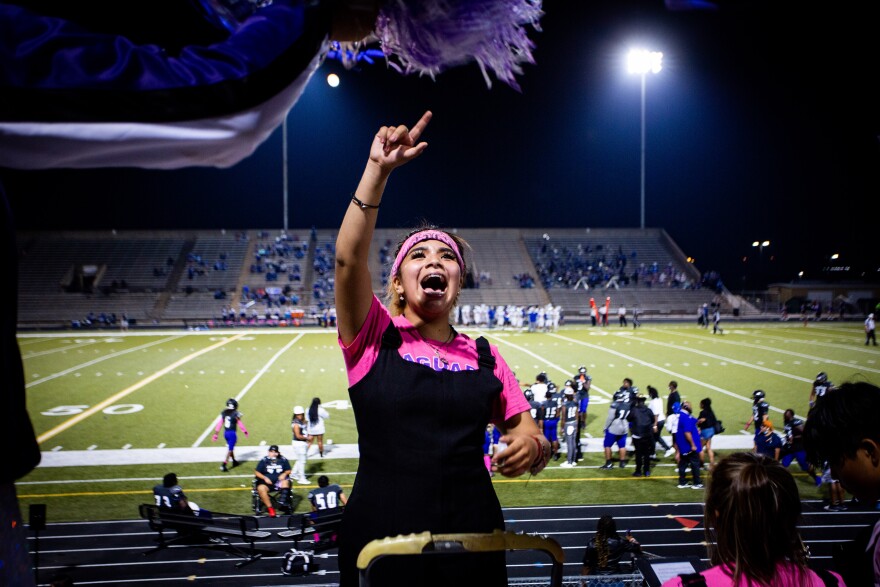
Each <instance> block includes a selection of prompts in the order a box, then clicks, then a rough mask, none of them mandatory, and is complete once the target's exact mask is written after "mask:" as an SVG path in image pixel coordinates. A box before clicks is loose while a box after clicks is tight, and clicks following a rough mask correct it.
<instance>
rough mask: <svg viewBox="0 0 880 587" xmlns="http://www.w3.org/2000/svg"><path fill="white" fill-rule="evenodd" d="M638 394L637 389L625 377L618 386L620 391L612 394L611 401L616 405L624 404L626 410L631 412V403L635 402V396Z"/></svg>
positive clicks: (630, 380)
mask: <svg viewBox="0 0 880 587" xmlns="http://www.w3.org/2000/svg"><path fill="white" fill-rule="evenodd" d="M638 393H639V388H638V387H633V381H632V379H630V378H629V377H626V378H625V379H624V380H623V384H622V385H621V386H620V389H618V390H617V391H615V392H614V397H613V399H612V401H614V402H616V403H618V404H626V409H627V410H631V409H632V404H633V401H635V398H636V395H638Z"/></svg>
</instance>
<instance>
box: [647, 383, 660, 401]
mask: <svg viewBox="0 0 880 587" xmlns="http://www.w3.org/2000/svg"><path fill="white" fill-rule="evenodd" d="M648 397H650V398H651V399H656V398H658V397H660V394H658V393H657V388H656V387H654V386H653V385H649V386H648Z"/></svg>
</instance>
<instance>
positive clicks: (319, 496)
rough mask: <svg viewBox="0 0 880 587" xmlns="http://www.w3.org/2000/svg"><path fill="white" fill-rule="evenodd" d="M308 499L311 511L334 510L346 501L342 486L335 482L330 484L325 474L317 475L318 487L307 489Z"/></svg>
mask: <svg viewBox="0 0 880 587" xmlns="http://www.w3.org/2000/svg"><path fill="white" fill-rule="evenodd" d="M308 500H309V503H311V504H312V511H313V512H325V511H330V510H335V509H337V508H340V507H342V506H344V505H345V504H346V502H347V501H348V500H347V499H346V497H345V493H344V492H343V491H342V488H341V487H340V486H339V485H337V484H336V483H332V484H331V483H330V480H329V479H328V478H327V475H321V476H320V477H318V488H317V489H313V490H311V491H309V494H308Z"/></svg>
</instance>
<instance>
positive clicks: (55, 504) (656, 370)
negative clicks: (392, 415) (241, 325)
mask: <svg viewBox="0 0 880 587" xmlns="http://www.w3.org/2000/svg"><path fill="white" fill-rule="evenodd" d="M724 326H725V330H724V334H723V335H713V334H712V331H711V329H703V328H700V327H698V326H697V325H696V324H693V323H669V324H650V323H646V324H644V326H643V327H642V328H639V329H637V330H634V329H632V328H621V327H618V326H609V327H605V328H591V327H588V326H587V327H583V326H580V327H579V326H570V327H568V326H565V327H562V328H560V329H559V330H558V331H556V332H552V333H550V332H548V333H528V332H519V331H510V330H469V329H462V331H463V332H464V333H466V334H468V335H469V336H471V337H476V336H479V335H484V336H486V337H487V338H488V339H489V340H490V342H492V343H493V344H496V345H498V347H499V349H500V351H501V353H502V355H503V356H504V358H505V359H506V361H507V362H508V364H509V365H510V366H511V368H512V369H513V370H514V371H515V372H516V374H517V377H518V378H519V380H520V381H521V383H522V384H523V385H526V384H528V383H531V382H532V381H534V378H535V375H537V374H538V373H539V372H541V371H546V372H547V374H548V376H549V378H550V379H551V380H552V381H554V382H555V383H556V384H557V385H559V386H562V384H563V383H564V381H565V380H566V379H568V378H570V377H572V375H573V374H574V373H576V372H577V369H578V367H580V366H582V365H583V366H586V367H587V369H588V372H589V374H590V375H591V376H592V377H593V386H592V391H591V394H590V408H589V413H588V425H587V430H586V435H585V437H584V438H583V439H582V443H583V444H584V445H585V447H586V451H587V452H586V456H585V459H584V460H583V461H581V463H580V464H579V466H578V467H576V468H573V469H563V468H559V466H558V464H559V463H558V462H551V464H550V466H549V467H548V468H547V470H546V471H545V472H544V473H542V474H541V475H539V476H538V477H536V478H528V476H525V477H522V478H520V479H505V478H500V477H496V478H495V487H496V490H497V491H498V494H499V497H500V499H501V502H502V505H504V506H509V507H513V506H531V505H542V504H543V505H580V504H596V503H651V502H671V501H679V502H680V501H682V500H683V499H684V500H686V501H701V500H702V492H699V491H691V492H688V493H689V495H687V496H683V495H682V491H681V490H678V489H676V487H675V485H676V483H675V479H676V478H677V476H676V474H675V472H674V470H673V463H672V461H671V460H670V459H664V460H662V461H661V462H660V463H659V466H658V468H657V469H656V471H655V474H654V476H653V477H652V478H650V479H633V478H632V477H631V474H632V470H633V469H632V463H631V462H630V465H629V467H628V468H625V469H620V468H615V469H614V470H612V471H603V470H598V469H597V466H598V465H601V464H602V463H603V462H604V460H603V458H602V456H601V453H600V452H599V451H600V450H601V437H602V429H603V425H604V422H605V416H606V414H607V407H608V403H609V398H610V397H611V394H612V393H613V392H614V391H615V390H617V388H618V387H619V386H620V383H621V380H622V379H623V378H624V377H629V378H631V379H632V380H633V381H634V383H635V385H636V386H637V387H638V388H639V389H640V391H641V392H642V393H646V389H647V386H648V385H653V386H654V387H656V388H657V389H658V390H659V391H660V393H661V395H662V396H665V394H666V393H667V384H668V382H669V381H670V380H676V381H678V383H679V390H680V392H681V394H682V397H683V398H684V399H688V400H690V401H691V402H692V403H694V405H695V407H696V406H697V405H698V404H699V401H700V400H701V399H702V398H705V397H709V398H711V399H712V404H713V407H714V409H715V413H716V415H717V417H718V418H720V419H721V420H722V421H723V422H724V426H725V427H726V432H725V433H724V434H723V435H721V437H720V438H717V440H716V445H717V447H718V449H719V452H720V453H722V454H723V453H724V452H728V451H730V450H735V449H739V448H743V447H750V446H751V432H752V431H750V432H745V431H744V430H743V426H744V424H745V422H746V421H747V420H748V418H749V416H750V415H751V403H752V401H751V394H752V392H753V391H754V390H755V389H762V390H764V391H765V392H766V394H767V401H768V402H769V403H770V406H771V411H770V417H771V419H772V420H773V421H774V422H775V423H776V424H777V427H778V428H780V429H781V425H782V412H783V411H784V410H785V409H786V408H792V409H794V410H795V412H796V413H797V414H799V415H801V416H804V415H805V414H806V411H807V405H808V404H807V402H808V397H809V392H810V388H811V383H812V381H813V379H814V378H815V376H816V374H817V373H819V372H820V371H824V372H826V373H827V374H828V376H829V379H830V380H831V381H832V382H834V383H838V384H839V383H842V382H844V381H848V380H866V381H870V382H872V383H875V384H876V383H880V364H878V359H880V352H878V350H877V347H873V346H872V347H867V346H865V345H864V334H863V332H862V327H861V324H860V323H834V322H827V323H826V322H822V323H810V324H809V325H808V326H806V327H805V326H804V325H803V323H801V322H787V323H746V322H743V323H735V322H732V321H728V322H726V323H725V324H724ZM19 345H20V348H21V353H22V358H23V362H24V367H25V374H26V381H27V400H28V409H29V412H30V415H31V419H32V420H33V423H34V426H35V428H36V430H37V435H38V439H39V442H40V445H41V449H42V451H43V454H44V458H43V464H41V466H40V467H38V468H37V469H36V470H35V471H33V472H32V473H31V474H29V475H28V476H26V477H25V478H23V479H22V480H20V482H19V483H18V492H19V497H20V500H21V506H22V509H23V510H25V511H26V509H27V506H28V504H31V503H46V504H47V508H48V518H49V520H50V521H53V522H56V521H79V520H108V519H129V518H132V517H134V516H135V515H136V512H137V505H138V504H139V503H142V502H144V501H150V500H151V488H152V486H153V485H154V484H156V483H157V482H159V481H160V480H161V477H162V475H164V474H165V473H167V472H169V471H175V472H176V473H177V474H178V476H179V477H180V478H181V483H182V485H183V486H184V489H185V491H186V492H187V494H189V495H190V497H191V498H192V499H193V500H194V501H196V502H198V503H200V504H203V505H204V507H208V508H209V509H213V510H215V511H229V512H237V513H247V512H248V511H249V503H250V479H251V477H252V473H253V467H254V465H255V464H256V461H257V460H259V458H260V457H262V456H263V455H264V454H265V449H266V446H267V445H269V444H278V445H280V446H281V447H282V452H284V451H285V447H286V446H289V443H290V417H291V412H292V408H293V406H294V405H297V404H299V405H302V406H305V407H308V405H309V404H310V403H311V400H312V398H313V397H319V398H321V401H322V404H323V406H324V407H325V408H326V409H327V410H328V411H329V412H330V415H331V417H330V419H329V420H328V421H327V434H326V435H325V442H326V443H327V444H328V447H327V454H326V455H325V458H323V459H321V458H317V455H314V456H313V457H312V458H310V460H309V463H308V465H307V473H308V474H309V477H310V479H312V480H313V482H314V478H315V476H316V475H317V474H320V473H323V474H326V475H328V476H329V477H330V478H331V480H333V481H335V482H338V483H340V484H341V485H342V486H343V487H346V488H348V487H350V486H351V482H352V480H353V478H354V472H355V471H356V467H357V450H356V443H357V433H356V430H355V423H354V416H353V414H352V411H351V409H350V404H349V402H348V392H347V381H346V376H345V370H344V366H343V361H342V355H341V352H340V350H339V347H338V344H337V341H336V335H335V332H334V331H332V330H329V329H318V328H299V329H282V328H279V329H259V330H243V329H234V330H211V331H185V330H180V331H169V330H165V331H154V330H150V331H131V332H125V333H123V332H101V331H94V332H90V331H68V332H64V333H44V332H40V333H21V334H20V335H19ZM228 398H236V399H237V400H238V401H239V405H240V407H239V409H240V411H241V412H242V413H243V414H244V417H243V421H244V423H245V425H246V426H247V429H248V431H249V436H248V437H244V436H243V435H241V434H240V435H239V448H238V449H237V457H238V459H239V460H240V461H243V463H242V465H241V466H239V467H238V468H235V469H232V470H231V471H230V472H229V473H222V472H220V470H219V464H220V462H221V461H222V460H223V456H224V454H225V446H224V444H223V440H222V436H221V439H220V441H218V442H212V441H211V435H212V432H213V427H214V425H215V424H216V422H217V418H218V416H219V413H220V411H221V410H222V409H223V408H224V407H225V402H226V400H227V399H228ZM376 425H381V426H387V427H389V428H393V426H394V422H378V423H376ZM398 441H399V442H401V443H406V442H408V441H409V440H408V439H406V438H400V439H398ZM313 451H314V448H313ZM563 460H564V459H563ZM559 462H562V461H559ZM388 466H389V467H393V466H394V463H388ZM792 472H793V473H795V474H796V475H797V478H798V479H799V481H800V483H801V488H802V492H803V494H804V497H805V498H810V499H814V498H816V497H818V493H817V490H816V489H815V487H814V486H813V485H812V482H811V480H810V479H809V478H807V477H806V476H804V475H801V474H800V472H799V471H797V470H796V467H795V468H794V469H793V471H792ZM303 490H308V486H299V487H297V488H296V491H295V492H296V493H297V495H298V497H297V503H298V510H300V511H302V510H304V509H305V504H303V503H302V499H303V498H304V495H305V492H306V491H303Z"/></svg>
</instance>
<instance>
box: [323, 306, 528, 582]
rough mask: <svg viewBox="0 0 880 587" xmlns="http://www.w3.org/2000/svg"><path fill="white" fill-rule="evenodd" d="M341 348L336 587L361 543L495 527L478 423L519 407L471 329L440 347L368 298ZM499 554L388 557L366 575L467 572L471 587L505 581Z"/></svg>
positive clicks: (499, 525)
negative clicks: (350, 422)
mask: <svg viewBox="0 0 880 587" xmlns="http://www.w3.org/2000/svg"><path fill="white" fill-rule="evenodd" d="M340 346H342V351H343V356H344V358H345V364H346V367H347V369H348V378H349V385H350V387H349V394H350V397H351V402H352V406H353V408H354V414H355V420H356V422H357V427H358V442H359V449H360V464H359V468H358V473H357V478H356V479H355V483H354V487H353V489H352V491H351V497H350V498H349V500H348V504H347V505H346V508H345V515H344V518H343V522H342V528H341V531H340V546H339V568H340V580H341V584H342V585H343V586H346V585H357V584H358V571H357V568H356V561H357V556H358V553H359V552H360V550H361V548H362V547H363V546H364V545H365V544H367V543H368V542H369V541H371V540H374V539H377V538H384V537H386V536H392V535H398V534H409V533H414V532H424V531H430V532H433V533H458V532H481V533H482V532H492V531H493V530H495V529H503V528H504V519H503V517H502V514H501V506H500V504H499V502H498V498H497V497H496V495H495V491H494V489H493V487H492V481H491V478H490V477H489V476H488V475H486V468H485V466H484V463H483V452H482V445H483V439H484V435H485V429H486V424H487V423H488V422H490V421H491V422H493V423H495V424H496V425H500V426H502V427H503V426H504V422H505V421H506V420H508V419H510V418H511V417H513V416H515V415H517V414H520V413H522V412H528V411H529V404H528V402H527V401H526V399H525V397H524V396H523V394H522V392H521V391H520V389H519V386H518V384H517V381H516V378H515V376H514V375H513V372H512V371H511V370H510V368H509V367H508V366H507V364H506V363H505V362H504V360H503V359H502V358H501V356H500V355H499V354H498V351H497V348H495V347H493V346H491V345H489V343H488V342H487V341H486V340H485V339H484V338H482V337H480V338H479V339H477V340H472V339H470V338H468V337H467V336H465V335H461V334H458V335H457V336H455V337H454V339H453V340H452V341H451V343H450V344H449V345H448V347H447V348H446V350H445V352H443V353H440V352H439V351H438V350H437V348H436V347H435V346H432V345H431V344H430V343H428V342H427V341H426V340H425V339H424V338H422V336H421V335H420V334H419V332H418V330H417V329H416V328H415V327H414V326H413V325H412V324H411V323H410V322H409V320H407V318H406V317H404V316H396V317H393V318H392V317H391V315H390V313H389V312H388V310H387V309H386V308H385V307H384V306H382V304H380V303H379V300H378V299H376V298H375V297H374V298H373V303H372V305H371V307H370V311H369V313H368V315H367V318H366V320H365V322H364V325H363V326H362V327H361V330H360V332H359V333H358V335H357V336H356V337H355V339H354V340H353V341H352V342H351V344H350V345H348V346H347V347H346V346H345V345H342V344H341V343H340ZM392 429H393V431H394V437H393V438H389V430H392ZM399 439H405V442H400V441H399ZM498 554H499V553H489V554H480V555H474V556H473V557H471V556H468V557H459V558H457V559H456V561H455V564H451V563H450V561H449V560H448V558H447V557H446V556H445V555H437V556H426V557H389V558H390V559H399V560H394V561H393V564H390V565H388V567H390V568H388V567H386V568H385V569H382V568H381V563H378V564H377V565H376V566H374V567H373V568H372V569H371V573H370V579H371V581H373V582H375V583H376V584H381V585H398V584H400V585H403V584H405V585H412V584H418V585H449V584H451V581H454V580H456V578H457V580H459V581H460V580H461V578H462V577H466V578H467V579H466V582H468V583H471V584H477V583H478V584H480V585H481V586H488V585H499V586H501V585H506V584H507V578H506V573H505V563H504V556H503V553H500V554H501V555H500V556H498ZM472 559H475V560H472ZM404 568H405V570H403V569H404ZM383 573H384V574H383ZM450 573H452V575H450Z"/></svg>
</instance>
